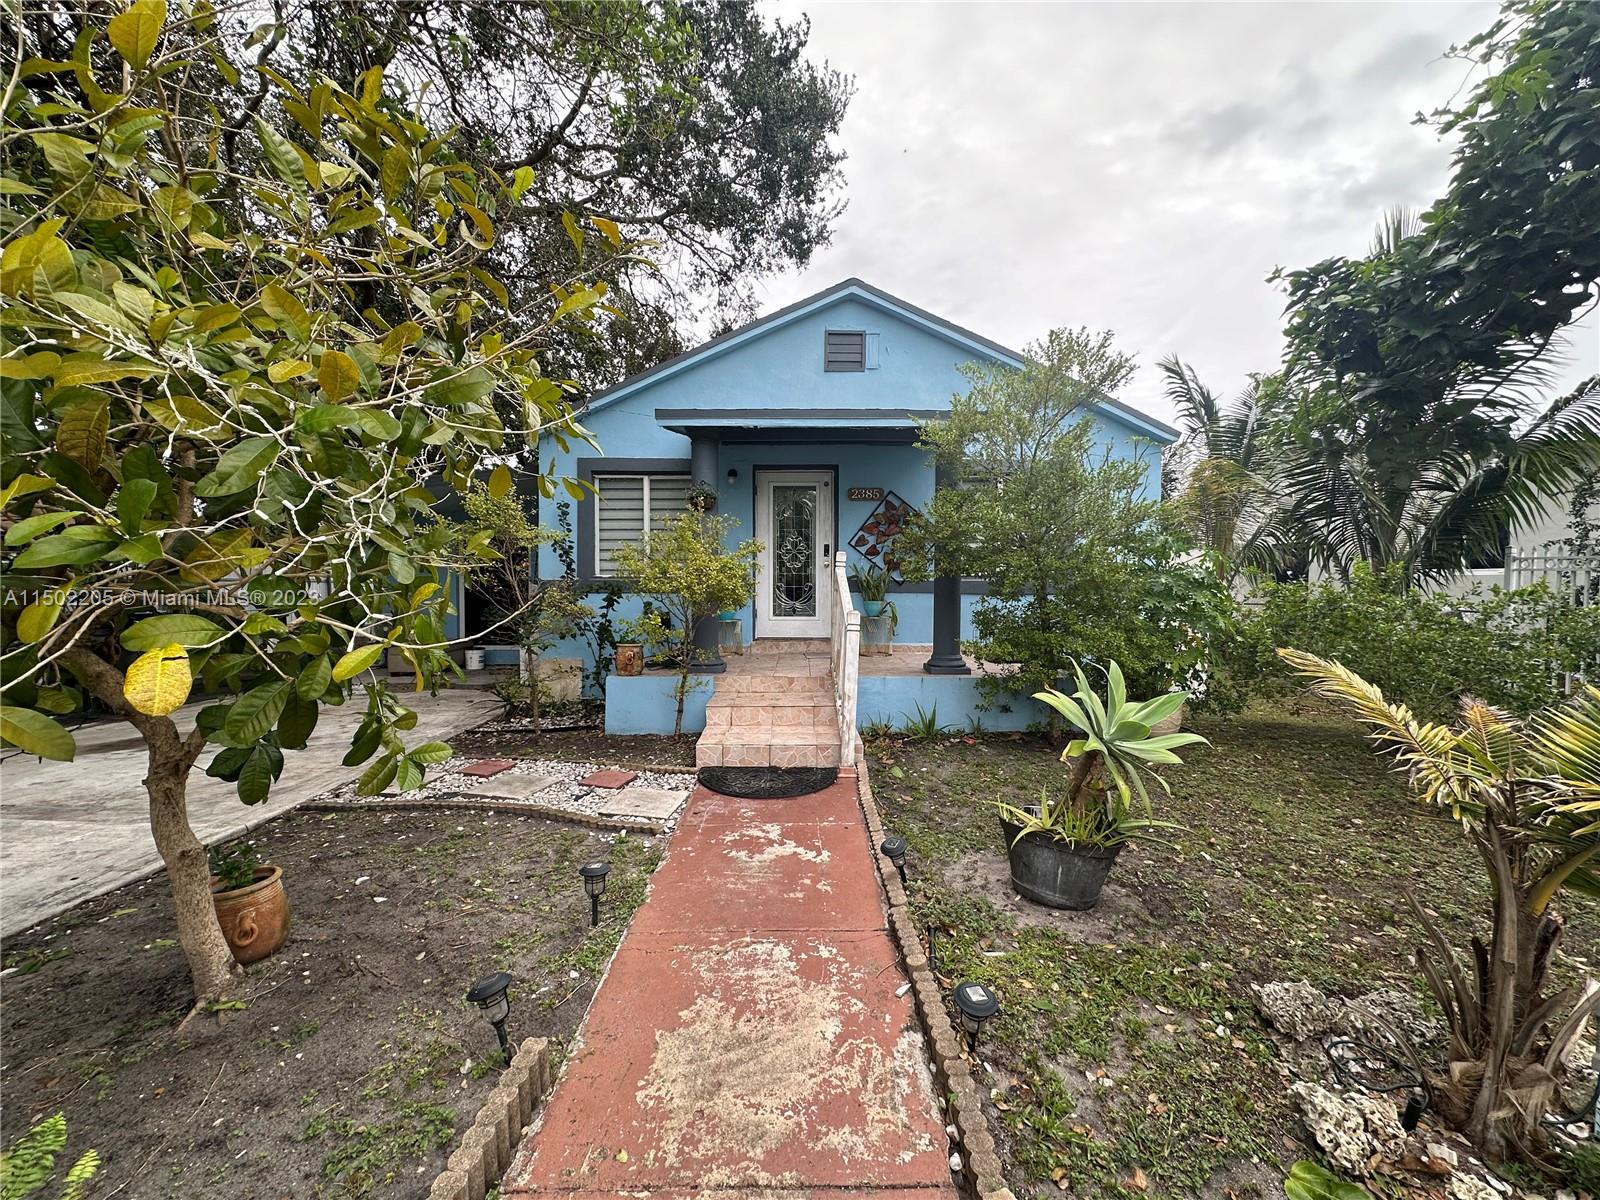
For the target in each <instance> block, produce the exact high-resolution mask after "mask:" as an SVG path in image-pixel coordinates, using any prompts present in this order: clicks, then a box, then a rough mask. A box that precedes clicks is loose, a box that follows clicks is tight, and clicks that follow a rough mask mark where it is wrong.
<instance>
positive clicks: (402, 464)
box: [0, 0, 602, 1012]
mask: <svg viewBox="0 0 1600 1200" xmlns="http://www.w3.org/2000/svg"><path fill="white" fill-rule="evenodd" d="M202 51H203V53H201V60H202V61H208V62H214V63H216V64H217V68H218V69H221V68H222V66H223V65H224V64H227V59H226V57H225V55H224V45H223V43H222V41H221V39H220V37H219V36H218V34H217V31H216V29H215V27H214V25H213V24H212V23H211V18H210V16H209V12H208V10H207V9H205V8H203V7H202V8H198V9H196V10H195V12H194V14H193V15H192V16H189V17H184V18H182V19H179V20H176V21H174V22H172V23H170V24H168V23H167V9H166V5H165V4H164V3H163V2H162V0H135V3H134V4H133V5H132V6H131V7H129V8H128V9H127V10H126V11H124V12H123V13H121V14H119V15H117V16H115V17H114V18H112V19H111V20H110V22H109V23H108V24H107V25H105V26H104V27H90V28H88V29H86V30H85V32H84V34H83V36H81V37H80V38H79V39H78V41H77V43H76V44H75V46H74V48H73V49H72V51H71V54H70V57H69V58H67V59H66V60H62V61H51V60H45V59H42V58H39V57H37V56H36V57H32V58H28V59H26V60H25V61H24V62H23V63H22V65H21V68H20V72H21V74H22V75H23V76H25V77H27V78H28V79H29V81H30V87H28V88H12V89H10V90H8V91H7V93H6V98H5V103H6V108H5V113H4V117H5V124H4V131H3V134H0V137H3V144H4V146H5V149H6V160H7V171H8V174H7V175H6V177H5V179H4V182H3V192H4V202H5V207H4V209H3V212H0V220H3V229H4V233H5V235H6V243H7V244H6V247H5V251H4V256H3V259H0V317H3V321H4V327H5V333H6V352H5V354H4V356H3V357H0V400H3V403H0V434H3V437H4V448H3V454H0V504H3V512H4V525H5V554H6V557H7V559H8V560H9V561H8V562H7V564H6V566H7V571H6V592H5V599H6V602H5V605H4V610H3V620H4V624H3V651H0V689H3V691H0V703H3V707H0V737H3V738H4V739H5V741H6V742H7V743H9V744H10V745H12V746H15V747H17V748H19V749H21V750H24V751H27V752H29V753H33V754H38V755H42V756H45V757H48V758H54V759H63V760H70V759H71V758H72V757H73V754H74V750H75V747H74V742H73V738H72V735H71V734H70V733H69V732H68V731H67V729H66V728H65V727H64V726H63V725H62V724H61V722H60V720H59V718H61V717H63V716H65V715H67V714H70V713H73V712H77V711H84V710H86V709H87V708H88V707H89V706H90V705H91V704H98V705H101V706H103V707H104V708H106V709H109V710H110V711H111V712H112V713H113V714H115V715H116V716H118V717H121V718H122V719H124V720H126V721H128V722H129V723H130V724H132V725H133V726H134V728H135V729H137V730H138V732H139V734H140V736H141V737H142V738H143V740H144V742H145V745H146V748H147V751H148V756H149V770H148V773H147V776H146V787H147V790H148V792H149V798H150V821H151V830H152V832H153V834H154V836H155V841H156V846H157V848H158V849H159V851H160V853H161V857H162V860H163V861H164V863H165V864H166V868H167V874H168V877H169V880H170V882H171V886H172V892H173V897H174V900H175V904H176V910H177V932H178V938H179V941H180V942H181V944H182V946H183V950H184V953H185V955H186V956H187V959H188V964H189V968H190V972H191V976H192V980H193V984H194V991H195V995H196V997H197V999H198V1000H199V1001H201V1002H204V1001H209V1000H214V999H217V998H218V997H221V996H223V995H225V994H226V993H227V992H228V991H229V990H230V989H231V988H232V987H233V986H234V985H235V981H236V978H237V975H238V968H237V967H236V966H235V964H234V962H233V960H232V956H231V955H230V954H229V951H228V947H227V944H226V943H225V942H224V940H223V938H222V934H221V931H220V930H219V928H218V926H217V921H216V917H215V914H214V912H213V909H212V903H211V895H210V887H209V877H208V870H207V863H206V852H205V848H204V847H203V846H202V845H201V844H200V842H199V840H198V839H197V838H196V837H195V835H194V833H193V831H192V830H191V829H190V827H189V823H188V819H187V815H186V811H185V786H186V781H187V779H188V776H189V772H190V770H191V769H192V767H193V766H194V765H195V764H196V762H197V761H198V760H199V759H200V758H201V756H202V755H203V754H204V753H205V752H206V751H207V750H208V749H216V748H220V749H219V752H218V753H217V754H216V756H215V757H214V758H213V759H212V761H211V763H210V766H209V769H208V770H209V773H210V774H212V775H215V776H219V777H222V778H225V779H229V780H233V781H236V783H237V786H238V792H239V796H240V798H241V799H242V800H244V801H245V802H246V803H257V802H260V801H262V800H264V799H265V798H266V797H267V794H268V792H269V790H270V788H271V786H272V784H273V781H274V780H275V779H277V777H278V775H279V773H280V772H281V771H282V769H283V765H284V752H285V751H289V750H294V749H298V748H300V747H303V746H304V745H305V744H306V741H307V739H308V738H309V737H310V736H311V735H312V731H313V729H314V728H315V726H316V723H317V716H318V712H319V710H320V709H321V707H322V706H323V705H325V704H343V703H346V702H348V701H349V700H351V699H352V696H353V693H354V692H355V690H356V688H357V687H358V686H364V687H365V688H366V693H367V699H366V711H365V716H364V719H363V721H362V722H361V724H360V726H359V728H358V730H357V731H356V734H355V737H354V741H353V744H352V746H351V749H350V752H349V754H348V755H347V756H346V758H345V763H346V765H350V766H355V765H359V764H363V763H365V764H367V767H366V771H365V773H364V774H363V776H362V778H361V787H362V789H363V790H364V791H366V792H369V793H370V792H374V791H377V790H380V789H381V788H383V787H385V786H387V784H388V783H389V782H390V781H398V782H400V783H401V784H402V785H403V786H406V787H414V786H416V785H417V784H418V783H420V782H421V780H422V777H423V772H424V769H425V768H426V766H428V765H429V764H431V763H435V762H438V761H440V760H442V759H443V758H445V757H446V756H447V755H448V753H449V750H448V747H446V746H444V745H442V744H440V743H427V744H425V745H421V746H413V747H409V748H408V747H407V746H406V744H405V742H404V739H403V736H402V735H403V734H404V732H405V731H406V730H408V729H410V728H412V727H413V726H414V724H415V722H416V715H415V714H414V713H412V712H409V711H407V710H406V709H405V708H403V707H402V706H401V705H400V704H399V703H398V701H396V700H395V699H394V697H393V696H391V695H390V694H389V693H388V691H387V689H386V687H385V685H384V683H383V681H382V679H381V678H378V677H376V676H375V675H374V673H373V671H372V668H373V667H374V666H375V665H376V664H378V662H379V660H380V658H381V657H382V656H383V655H384V653H385V651H386V650H391V651H395V652H398V653H400V654H403V655H405V656H406V657H407V658H409V659H410V661H411V662H412V664H413V665H414V666H415V668H416V670H417V676H418V683H419V686H427V685H428V684H429V683H430V682H435V681H437V679H438V678H439V677H440V675H441V673H442V672H444V671H445V670H446V668H447V666H448V659H447V657H446V655H445V654H444V653H443V651H442V643H443V640H444V639H443V633H442V629H443V614H444V605H445V600H444V596H443V593H442V591H441V588H440V584H439V582H438V579H439V577H440V575H441V573H442V572H443V571H445V570H449V569H459V568H461V567H462V566H464V565H467V564H466V563H464V562H463V561H462V560H461V558H460V556H459V555H458V554H457V552H456V551H455V550H454V549H453V548H452V546H451V543H450V539H449V536H448V531H447V530H446V529H445V528H443V527H442V526H441V525H440V523H439V522H437V521H435V520H434V519H433V518H432V515H431V504H432V502H433V497H432V496H431V495H430V493H429V492H428V491H427V490H426V488H424V486H423V483H424V482H425V481H426V480H428V479H430V478H432V477H434V476H441V477H442V478H444V479H445V480H446V481H447V482H448V483H449V484H451V485H452V486H455V487H457V488H460V489H464V488H465V487H466V485H467V482H468V481H469V480H470V479H471V478H472V476H473V474H474V472H475V470H476V469H477V467H478V464H479V463H480V461H481V460H482V458H483V456H485V455H490V454H495V453H497V452H499V451H500V450H501V449H502V447H503V445H504V443H505V441H506V438H507V436H508V430H507V428H506V426H505V425H504V423H503V422H502V420H501V418H500V417H499V416H498V415H497V409H504V408H508V407H509V408H511V409H514V410H515V411H517V412H518V413H520V414H521V417H522V422H523V424H522V428H523V429H524V430H533V429H537V428H549V429H554V430H556V431H557V432H559V433H561V434H562V435H563V436H566V435H569V434H574V435H575V434H576V433H577V432H578V431H577V430H576V428H575V427H574V426H572V425H571V424H570V420H571V419H570V415H569V413H568V410H567V406H566V404H565V402H564V399H563V392H562V389H561V388H560V387H559V386H558V385H557V384H555V383H553V382H551V381H549V380H547V379H545V378H543V377H542V376H541V374H540V373H539V371H538V369H537V365H536V362H535V357H534V344H535V341H536V339H537V338H538V336H539V334H540V332H541V331H542V330H543V329H545V328H547V327H548V326H549V325H550V323H551V322H552V321H555V320H560V319H573V318H576V317H578V316H580V315H581V314H582V313H584V312H586V311H588V310H590V309H592V308H593V307H594V306H595V305H596V304H597V303H599V302H600V300H601V298H602V288H601V286H600V285H596V286H594V287H590V286H588V284H587V283H586V282H585V281H584V280H582V279H577V278H572V279H566V280H561V281H552V283H551V289H552V293H553V294H552V295H550V297H549V299H548V300H547V301H546V303H544V304H543V305H540V306H538V307H534V306H529V307H527V308H523V309H520V310H518V311H516V312H515V314H513V313H512V312H511V311H510V310H509V309H508V308H507V307H506V304H507V295H506V292H505V289H504V288H503V287H502V286H501V285H500V284H499V283H498V282H497V281H496V280H495V279H494V278H493V276H492V275H490V274H489V273H487V272H486V271H484V270H483V268H482V266H481V265H480V263H481V260H482V258H483V256H484V254H485V253H486V251H487V249H488V247H489V246H490V245H491V244H492V243H493V242H494V239H495V237H496V224H495V222H496V219H497V217H499V216H500V215H501V214H504V213H507V212H510V211H512V210H513V209H514V208H515V207H516V206H517V204H518V203H519V200H518V197H519V196H520V195H522V194H524V193H525V189H526V186H527V184H528V183H529V178H528V177H529V175H531V172H525V173H523V174H522V175H520V176H518V177H514V178H513V179H511V180H510V181H506V180H503V179H501V178H500V177H498V176H496V175H494V174H490V173H484V172H481V171H478V170H475V169H474V168H473V167H471V166H470V165H469V164H467V163H464V162H462V161H460V160H459V159H458V158H456V157H455V156H453V155H452V154H451V153H450V152H449V151H448V149H447V147H448V144H449V142H448V139H446V138H444V137H440V136H436V135H435V134H434V133H433V132H432V131H431V130H430V129H429V128H428V127H427V125H425V124H424V123H423V122H421V121H420V120H418V119H417V117H416V116H415V115H414V114H413V113H411V112H408V111H406V110H405V109H404V108H402V107H400V106H399V105H397V104H396V103H394V102H393V100H391V99H390V98H388V97H387V96H386V95H385V92H384V87H383V76H382V72H381V71H380V70H377V69H373V70H370V71H368V72H367V73H366V74H364V75H363V76H362V77H361V78H360V79H359V80H357V81H356V82H355V84H354V85H353V87H351V88H350V89H346V88H345V87H342V86H340V85H339V84H338V83H336V82H334V81H332V80H329V79H326V78H314V79H312V80H311V81H310V82H309V84H308V85H307V86H306V87H305V88H299V87H295V86H293V85H291V84H290V83H289V82H288V81H287V80H285V79H283V78H282V77H281V76H278V75H276V74H274V73H272V72H271V71H257V72H254V73H253V82H252V86H253V87H255V88H256V90H257V91H258V92H259V96H258V97H257V100H258V104H257V109H258V111H257V113H256V115H255V116H254V117H253V118H252V119H250V120H249V121H247V122H246V124H245V125H244V126H243V127H242V128H241V130H239V131H238V132H239V133H240V138H241V140H245V139H248V140H251V141H253V143H254V144H255V151H254V153H252V154H251V155H248V156H245V155H240V156H239V158H238V160H237V161H236V162H234V163H233V164H231V165H230V162H229V161H228V160H227V159H226V157H225V156H224V155H223V151H222V146H223V144H224V142H225V141H226V138H225V137H219V136H216V135H217V133H218V131H217V130H216V129H215V127H214V126H210V125H207V124H202V125H200V126H196V125H195V124H194V123H193V122H191V121H190V119H189V118H188V116H186V115H185V114H187V113H190V112H193V111H194V108H195V105H196V103H197V100H196V98H195V97H193V96H191V95H189V94H188V93H187V92H186V91H185V88H186V87H187V86H189V85H190V82H191V81H189V79H188V76H187V75H186V72H188V71H189V70H190V69H191V66H192V63H193V62H194V61H195V56H196V54H197V53H199V52H202ZM208 56H209V57H208ZM41 78H42V79H43V80H44V81H45V82H40V80H41ZM50 80H61V81H70V85H69V84H68V83H67V82H63V84H62V86H61V87H60V89H59V90H58V92H57V93H56V94H55V98H53V99H49V100H41V96H43V95H48V94H50V89H49V81H50ZM75 96H82V97H83V98H84V99H83V101H82V102H81V103H80V102H78V101H77V100H75V99H74V97H75ZM180 98H181V99H180ZM262 114H267V115H269V116H271V117H272V119H271V120H269V119H267V116H263V115H262ZM285 118H287V123H286V120H285ZM286 128H287V129H291V130H292V133H290V134H286V133H285V132H283V130H284V129H286ZM223 132H224V133H225V132H226V131H223ZM246 164H261V170H260V171H259V172H257V171H255V170H253V169H252V170H246V169H244V168H245V165H246ZM229 197H234V199H231V200H230V199H229ZM547 486H548V485H547ZM197 688H198V690H199V691H200V692H201V693H203V694H209V695H210V696H211V697H212V702H211V703H209V704H208V705H207V706H206V707H204V708H202V709H200V710H199V712H198V714H197V715H196V716H195V717H194V719H193V723H192V728H185V727H180V723H179V720H178V716H179V713H178V710H179V708H180V707H181V706H182V705H184V704H185V702H186V701H187V700H188V699H189V698H190V695H191V692H192V691H193V690H196V689H197ZM188 724H189V722H188V720H187V718H186V719H185V721H184V725H185V726H187V725H188ZM196 1011H197V1012H198V1011H200V1008H199V1007H198V1006H197V1009H196Z"/></svg>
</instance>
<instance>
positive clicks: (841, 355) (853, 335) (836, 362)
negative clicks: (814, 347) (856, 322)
mask: <svg viewBox="0 0 1600 1200" xmlns="http://www.w3.org/2000/svg"><path fill="white" fill-rule="evenodd" d="M822 336H823V342H822V369H823V370H825V371H865V370H866V369H867V335H866V333H865V332H863V331H862V330H859V329H830V330H828V331H827V332H826V333H824V334H823V335H822Z"/></svg>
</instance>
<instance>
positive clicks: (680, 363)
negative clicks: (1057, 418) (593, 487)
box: [585, 278, 1178, 442]
mask: <svg viewBox="0 0 1600 1200" xmlns="http://www.w3.org/2000/svg"><path fill="white" fill-rule="evenodd" d="M845 298H854V299H857V300H861V301H864V302H865V303H867V304H871V305H873V306H874V307H877V308H880V309H883V310H884V311H886V312H888V313H890V314H892V315H894V316H896V317H899V318H900V319H901V320H903V321H906V322H907V323H908V324H911V325H915V326H919V327H921V328H922V329H924V330H926V331H927V332H929V333H932V334H934V335H935V336H937V337H942V338H944V339H945V340H946V341H950V342H954V343H956V344H957V345H959V346H964V347H965V348H966V349H968V350H972V351H976V352H977V353H978V354H979V355H980V356H981V357H987V358H993V359H997V360H999V361H1000V362H1002V363H1004V364H1005V365H1007V366H1010V367H1018V368H1020V367H1022V366H1023V365H1024V364H1025V363H1026V362H1027V356H1026V355H1024V354H1022V353H1021V352H1020V351H1017V350H1012V349H1010V348H1008V347H1006V346H1002V345H1001V344H1000V343H999V342H996V341H993V340H992V339H990V338H986V337H984V336H983V335H982V334H978V333H974V332H973V331H972V330H970V329H965V328H963V327H962V326H960V325H957V324H956V323H955V322H953V321H948V320H946V319H945V318H944V317H940V316H937V315H935V314H934V313H931V312H928V311H927V310H926V309H923V308H918V307H917V306H916V305H915V304H911V303H910V302H908V301H905V300H902V299H900V298H899V297H898V296H892V295H890V294H889V293H888V292H886V291H883V290H882V289H881V288H876V287H873V286H872V285H871V284H870V283H867V282H866V281H865V280H862V279H855V278H851V279H845V280H842V281H841V282H839V283H836V284H834V285H833V286H832V287H829V288H824V289H823V290H822V291H820V292H817V293H815V294H813V295H810V296H807V297H805V298H804V299H803V300H796V301H795V302H794V303H793V304H790V305H787V306H785V307H783V308H780V309H778V310H777V311H776V312H772V313H768V314H767V315H766V316H764V317H758V318H756V319H755V320H754V321H751V322H749V323H748V324H746V325H741V326H740V327H739V328H737V329H732V330H729V331H728V332H727V333H724V334H722V335H720V336H718V337H714V338H712V339H711V340H710V341H708V342H702V343H701V344H700V345H698V346H695V347H693V348H692V349H689V350H685V351H684V352H683V353H682V354H676V355H674V356H673V357H671V358H669V359H667V360H666V361H664V362H660V363H657V364H656V365H655V366H653V367H651V368H649V369H648V370H645V371H640V372H639V373H638V374H636V375H630V376H629V377H628V378H627V379H624V380H623V381H622V382H621V383H617V384H613V385H612V386H611V387H609V388H606V389H605V390H603V391H600V392H596V393H595V394H594V395H593V396H592V397H590V400H589V403H588V404H587V405H586V406H585V408H586V410H587V411H589V412H593V411H594V410H596V409H599V408H603V407H605V406H606V405H609V404H612V403H614V402H615V401H617V400H621V399H622V398H623V397H624V396H628V395H631V394H632V393H634V392H636V391H638V390H639V389H641V388H643V387H646V386H648V385H649V384H652V383H655V382H657V381H659V380H662V379H666V378H668V377H670V376H672V375H676V374H678V373H679V372H680V371H684V370H687V369H688V368H690V367H692V366H695V365H698V364H699V363H702V362H706V361H708V360H710V359H712V358H716V357H718V356H720V355H722V354H726V353H728V352H729V351H730V350H733V349H735V348H736V347H738V346H741V345H743V344H744V343H746V342H749V341H752V340H754V339H755V338H758V337H760V336H762V335H763V334H766V333H769V332H771V331H772V330H774V329H779V328H781V327H782V326H784V325H787V324H789V323H791V322H792V321H795V320H798V319H799V318H801V317H804V316H806V315H807V314H809V313H813V312H816V311H817V310H819V309H823V308H826V307H828V306H829V305H832V304H835V303H837V302H839V301H840V300H843V299H845ZM1096 403H1097V405H1098V406H1099V407H1100V408H1104V409H1108V410H1110V411H1111V412H1112V413H1114V414H1115V415H1116V416H1118V417H1120V418H1121V419H1122V420H1124V421H1126V422H1127V423H1129V424H1131V425H1133V426H1135V427H1136V428H1138V429H1140V430H1142V431H1144V432H1145V433H1146V434H1148V435H1149V436H1150V437H1151V438H1153V439H1154V440H1156V441H1159V442H1172V441H1176V440H1177V438H1178V431H1177V430H1176V429H1174V428H1172V426H1170V425H1168V424H1166V423H1165V422H1163V421H1158V420H1156V419H1155V418H1154V417H1151V416H1147V415H1146V414H1144V413H1142V412H1140V411H1139V410H1138V409H1136V408H1132V407H1130V406H1129V405H1126V404H1124V403H1123V402H1122V401H1120V400H1116V399H1113V398H1112V397H1110V396H1104V395H1103V396H1101V397H1100V398H1099V400H1098V401H1097V402H1096Z"/></svg>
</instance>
